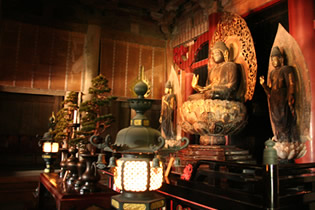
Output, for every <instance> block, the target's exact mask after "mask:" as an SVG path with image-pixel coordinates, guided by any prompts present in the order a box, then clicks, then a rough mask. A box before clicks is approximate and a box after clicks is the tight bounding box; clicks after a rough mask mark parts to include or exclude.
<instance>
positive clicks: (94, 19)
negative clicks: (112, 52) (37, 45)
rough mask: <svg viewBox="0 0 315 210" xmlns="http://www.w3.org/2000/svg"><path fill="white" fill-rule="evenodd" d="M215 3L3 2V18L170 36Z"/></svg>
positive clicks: (132, 0) (133, 0)
mask: <svg viewBox="0 0 315 210" xmlns="http://www.w3.org/2000/svg"><path fill="white" fill-rule="evenodd" d="M205 1H207V2H211V1H214V0H0V2H1V13H2V17H3V18H10V19H19V20H24V21H28V20H31V22H32V21H39V22H45V23H46V24H48V25H49V24H50V23H51V22H56V21H59V22H71V23H78V24H88V23H97V24H102V25H107V26H109V27H113V28H115V27H118V26H117V25H121V27H125V26H126V25H124V23H126V22H129V23H138V24H140V25H145V26H146V27H147V26H149V25H151V27H159V28H160V31H162V32H163V33H164V34H167V33H170V31H171V28H172V26H173V25H174V24H175V22H176V18H178V17H180V16H181V15H182V14H183V13H185V12H187V11H188V10H191V9H192V8H196V7H200V6H201V7H202V3H204V2H205Z"/></svg>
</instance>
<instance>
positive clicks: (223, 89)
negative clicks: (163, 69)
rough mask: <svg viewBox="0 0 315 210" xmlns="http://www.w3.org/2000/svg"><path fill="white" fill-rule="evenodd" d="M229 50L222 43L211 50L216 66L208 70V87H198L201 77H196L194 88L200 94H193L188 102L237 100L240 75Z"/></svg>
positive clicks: (219, 42) (193, 82)
mask: <svg viewBox="0 0 315 210" xmlns="http://www.w3.org/2000/svg"><path fill="white" fill-rule="evenodd" d="M228 58H229V49H228V48H227V47H226V45H225V43H224V42H222V41H217V42H216V43H215V44H214V45H213V48H212V49H211V59H212V60H213V62H214V65H213V66H212V67H211V69H210V70H208V79H207V85H206V86H205V87H201V86H199V85H198V79H199V75H194V77H193V79H192V87H193V89H194V90H196V91H197V92H199V93H196V94H192V95H190V96H189V98H188V100H197V99H220V100H236V99H237V97H236V95H237V91H238V88H239V83H240V73H239V69H238V66H237V64H236V63H234V62H230V61H229V60H228Z"/></svg>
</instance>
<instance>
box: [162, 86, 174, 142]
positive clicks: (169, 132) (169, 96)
mask: <svg viewBox="0 0 315 210" xmlns="http://www.w3.org/2000/svg"><path fill="white" fill-rule="evenodd" d="M176 107H177V102H176V95H175V94H174V93H173V87H172V84H171V82H167V83H166V86H165V95H164V96H163V97H162V105H161V116H160V119H159V121H160V123H161V127H162V130H163V132H164V135H165V139H166V140H170V139H176Z"/></svg>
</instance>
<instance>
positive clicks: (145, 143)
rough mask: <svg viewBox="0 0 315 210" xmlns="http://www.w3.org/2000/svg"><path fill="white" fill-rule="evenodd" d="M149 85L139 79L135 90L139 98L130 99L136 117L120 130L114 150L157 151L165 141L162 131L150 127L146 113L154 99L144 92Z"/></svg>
mask: <svg viewBox="0 0 315 210" xmlns="http://www.w3.org/2000/svg"><path fill="white" fill-rule="evenodd" d="M147 90H148V86H147V84H145V83H144V82H143V81H139V82H138V83H137V84H136V85H135V87H134V91H135V93H136V94H137V96H138V97H137V98H133V99H128V101H129V106H130V108H132V109H134V110H135V111H136V115H135V117H134V118H133V119H132V120H131V122H130V126H129V127H127V128H124V129H122V130H120V131H119V132H118V134H117V137H116V140H115V143H114V144H113V145H112V148H113V150H115V151H116V152H119V153H131V154H132V153H148V154H150V153H155V152H157V151H158V150H160V149H161V148H162V147H163V146H164V143H165V140H164V138H162V137H161V133H160V131H158V130H156V129H153V128H151V127H150V121H149V119H148V118H147V117H146V116H145V115H144V113H145V111H147V110H148V109H150V108H151V105H152V100H150V99H145V98H144V94H145V93H146V92H147Z"/></svg>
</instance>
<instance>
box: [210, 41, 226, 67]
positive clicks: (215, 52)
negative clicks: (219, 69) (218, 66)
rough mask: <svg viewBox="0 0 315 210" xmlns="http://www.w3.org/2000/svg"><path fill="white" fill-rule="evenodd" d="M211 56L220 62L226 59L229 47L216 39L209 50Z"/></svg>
mask: <svg viewBox="0 0 315 210" xmlns="http://www.w3.org/2000/svg"><path fill="white" fill-rule="evenodd" d="M211 53H212V58H213V60H214V62H216V63H222V62H224V61H228V57H229V49H228V48H227V46H226V45H225V43H224V42H222V41H217V42H216V43H215V44H214V45H213V47H212V50H211Z"/></svg>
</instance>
